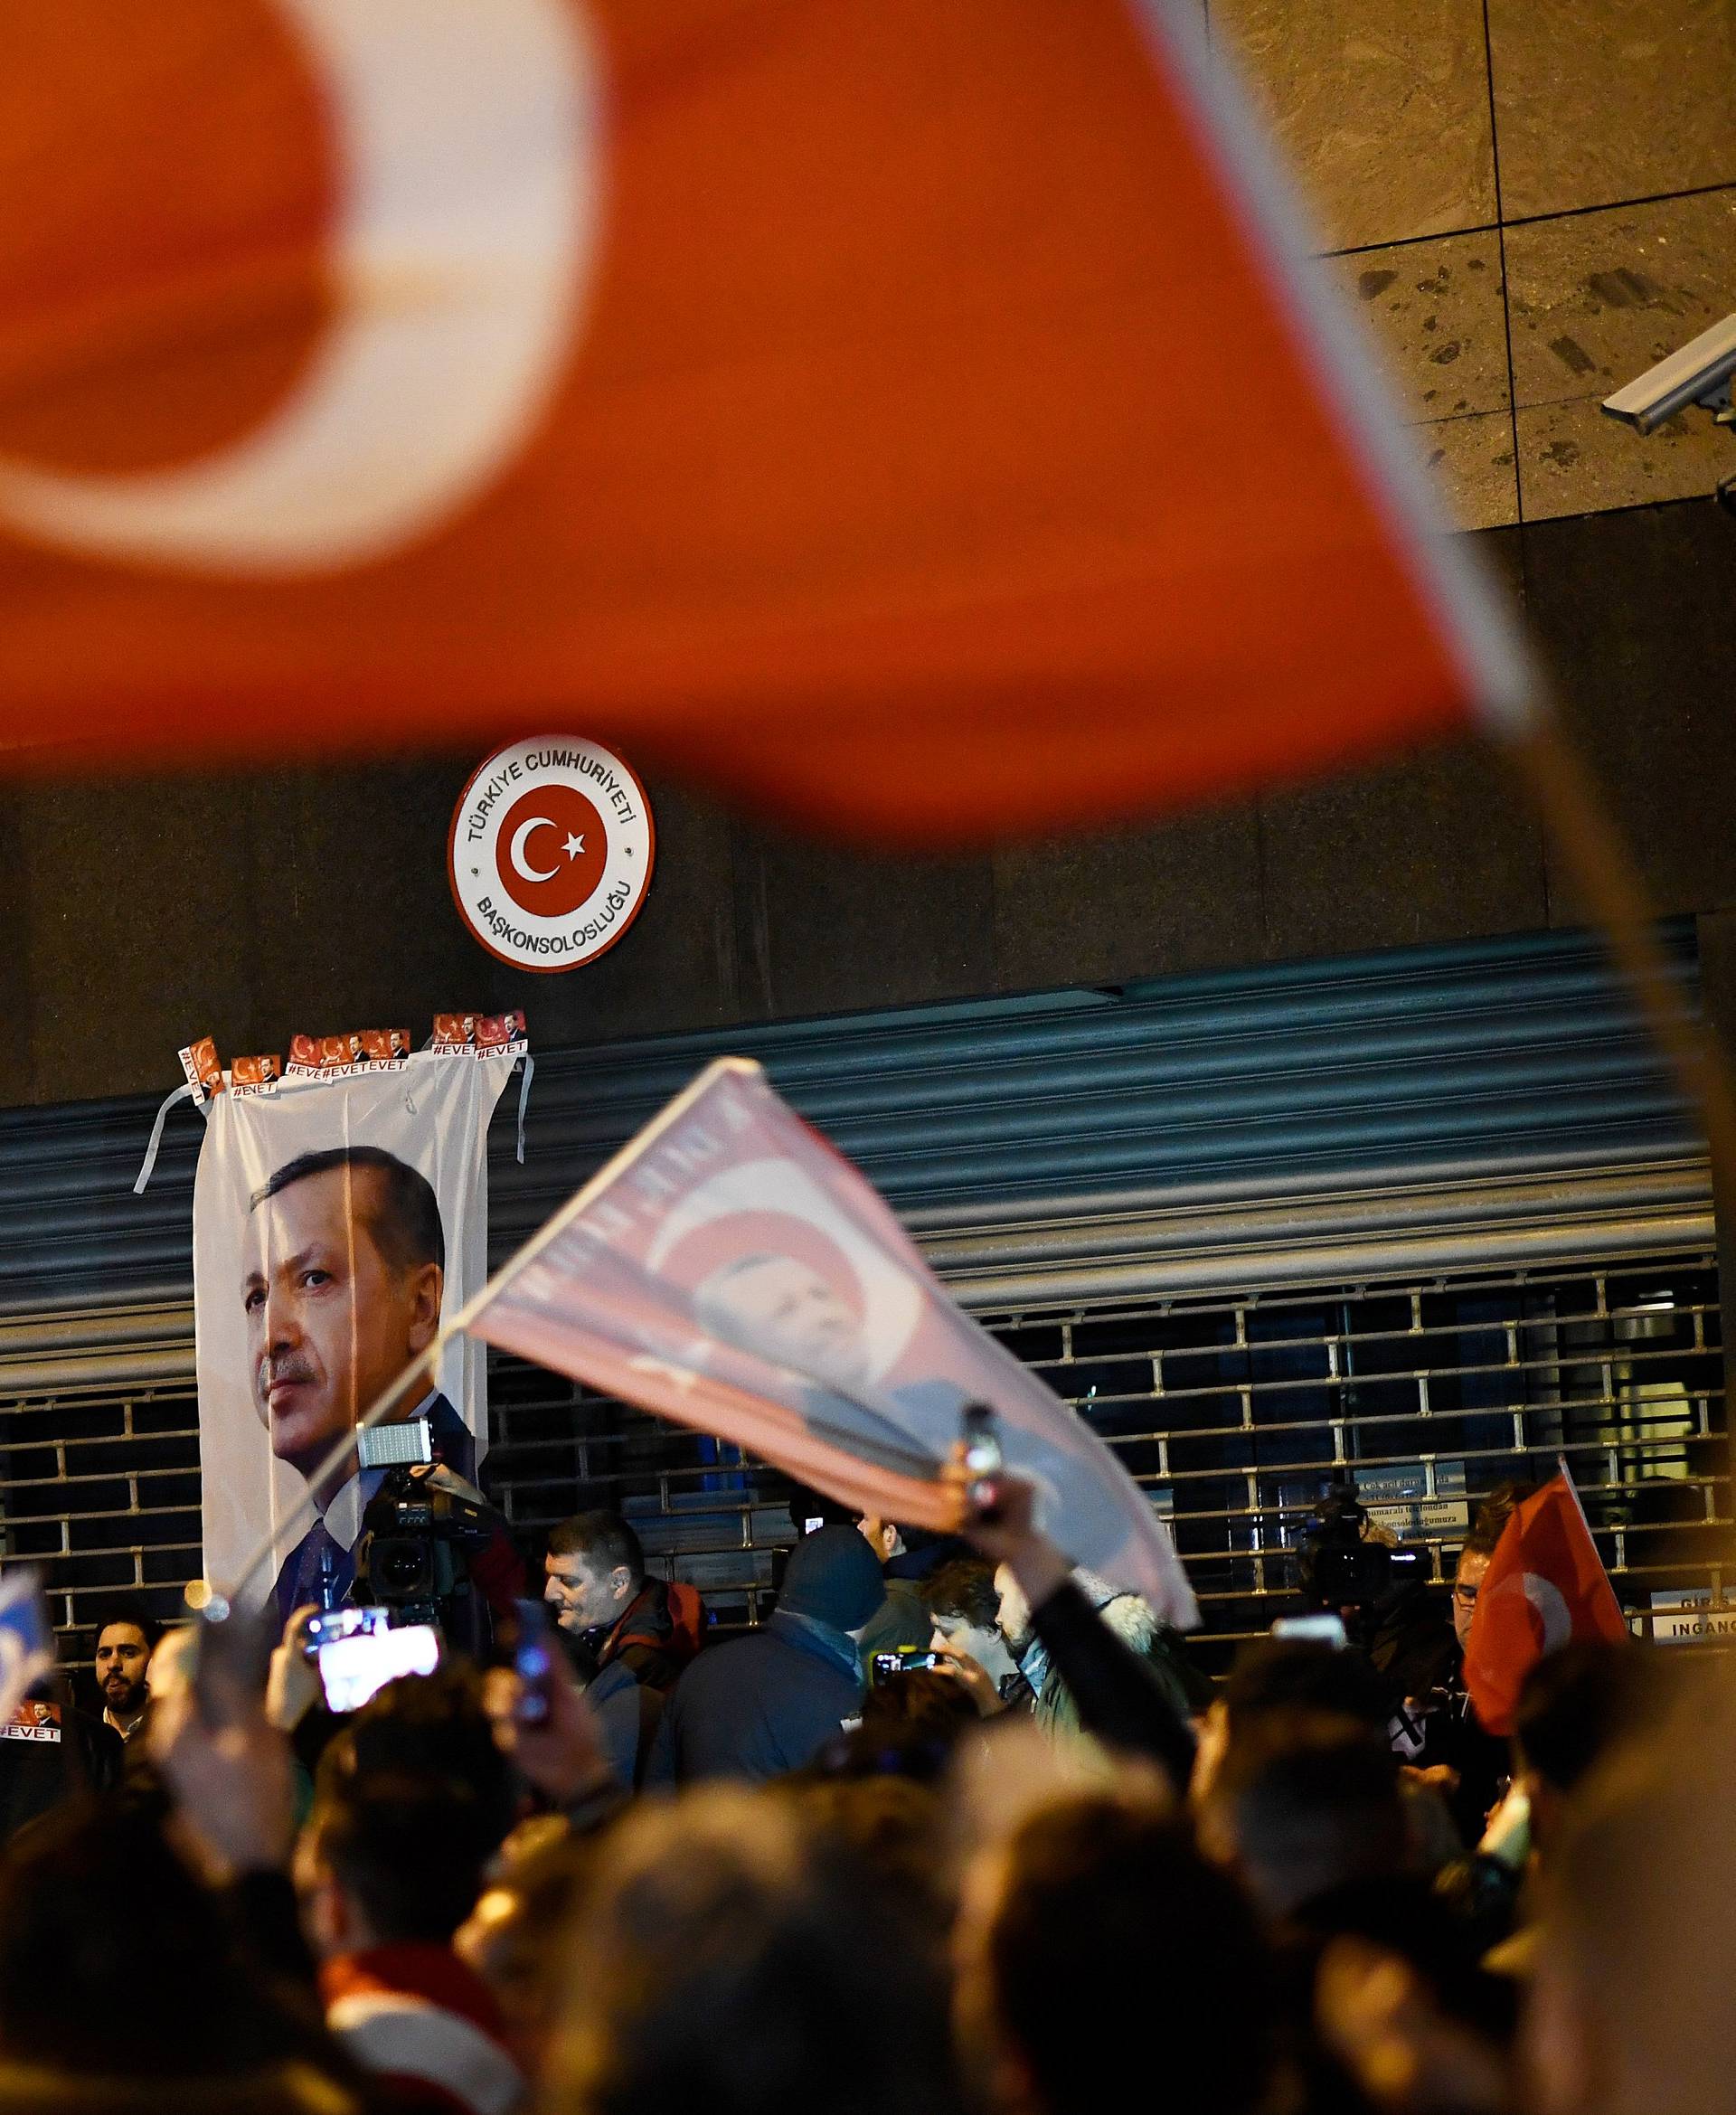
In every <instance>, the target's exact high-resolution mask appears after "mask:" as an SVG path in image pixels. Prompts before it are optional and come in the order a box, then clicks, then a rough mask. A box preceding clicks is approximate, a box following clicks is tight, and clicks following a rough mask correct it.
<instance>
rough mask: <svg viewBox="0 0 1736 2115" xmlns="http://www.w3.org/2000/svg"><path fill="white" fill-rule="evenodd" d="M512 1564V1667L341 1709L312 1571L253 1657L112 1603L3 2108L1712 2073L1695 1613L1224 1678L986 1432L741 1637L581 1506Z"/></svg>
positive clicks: (770, 2104)
mask: <svg viewBox="0 0 1736 2115" xmlns="http://www.w3.org/2000/svg"><path fill="white" fill-rule="evenodd" d="M1501 1506H1502V1501H1501V1500H1500V1499H1499V1498H1498V1497H1497V1499H1496V1501H1495V1504H1494V1506H1492V1508H1490V1509H1489V1510H1487V1511H1486V1515H1485V1516H1484V1517H1483V1518H1482V1519H1480V1520H1479V1521H1478V1522H1477V1525H1476V1527H1475V1528H1474V1531H1473V1533H1472V1534H1471V1537H1470V1539H1469V1541H1468V1543H1467V1552H1466V1554H1465V1556H1464V1557H1463V1558H1462V1559H1461V1561H1460V1568H1459V1575H1458V1587H1457V1590H1456V1593H1455V1604H1454V1610H1453V1614H1454V1619H1455V1626H1456V1627H1457V1628H1458V1630H1459V1632H1460V1635H1461V1637H1462V1634H1463V1629H1464V1626H1465V1624H1466V1622H1467V1621H1468V1615H1469V1610H1470V1609H1471V1607H1472V1606H1473V1605H1474V1600H1475V1595H1476V1591H1477V1585H1478V1582H1479V1580H1480V1577H1481V1572H1482V1569H1483V1568H1484V1567H1486V1555H1487V1551H1488V1550H1489V1548H1491V1547H1492V1546H1493V1538H1494V1536H1495V1534H1496V1533H1497V1532H1498V1526H1499V1521H1500V1518H1501V1517H1502V1513H1501ZM1479 1560H1481V1562H1479ZM543 1572H544V1598H545V1602H546V1605H547V1608H548V1610H549V1612H550V1614H551V1616H552V1618H553V1619H554V1620H555V1623H556V1625H557V1626H558V1636H559V1638H560V1639H561V1642H562V1646H563V1648H564V1649H562V1650H560V1651H556V1652H554V1653H552V1654H551V1655H549V1656H548V1664H547V1671H546V1674H542V1675H532V1674H529V1673H527V1672H526V1665H527V1663H526V1662H525V1661H524V1659H523V1657H519V1658H518V1659H517V1660H516V1661H514V1657H513V1656H512V1655H511V1654H507V1655H505V1656H502V1657H501V1663H500V1664H496V1665H492V1666H486V1667H485V1666H479V1665H476V1664H473V1663H472V1662H471V1661H470V1660H469V1659H468V1658H467V1657H464V1656H462V1655H459V1654H457V1653H454V1654H451V1655H449V1656H448V1658H447V1659H446V1660H445V1662H444V1664H442V1665H441V1666H440V1667H439V1669H438V1670H437V1671H436V1672H435V1673H433V1674H431V1675H426V1676H405V1677H403V1678H401V1679H398V1680H395V1681H392V1682H391V1683H388V1684H387V1685H385V1686H384V1687H382V1689H380V1690H379V1692H378V1693H377V1694H376V1695H373V1697H372V1698H371V1699H370V1700H369V1701H368V1702H366V1703H365V1704H363V1706H362V1708H361V1709H359V1710H357V1711H354V1712H353V1713H350V1714H346V1715H343V1716H339V1715H335V1714H333V1713H331V1712H330V1711H328V1710H327V1709H326V1708H325V1704H324V1703H323V1700H322V1693H321V1689H320V1684H319V1677H318V1673H317V1669H316V1666H315V1663H314V1662H313V1660H312V1659H310V1657H308V1655H307V1652H306V1650H305V1649H304V1645H305V1641H306V1638H307V1622H308V1618H309V1614H310V1611H309V1610H305V1609H304V1610H300V1611H298V1612H297V1615H296V1616H295V1617H293V1618H292V1619H291V1621H290V1623H289V1625H288V1629H287V1631H286V1632H285V1634H284V1635H283V1637H282V1638H281V1640H280V1642H279V1643H278V1647H277V1649H276V1650H275V1652H274V1653H273V1654H272V1656H271V1661H270V1666H269V1670H265V1669H263V1668H261V1669H259V1670H258V1672H259V1674H260V1675H263V1676H264V1678H263V1679H260V1678H257V1677H256V1671H255V1669H254V1668H253V1667H251V1666H250V1664H249V1662H248V1658H247V1656H246V1654H245V1653H242V1652H238V1651H234V1650H228V1651H224V1652H222V1653H214V1652H211V1653H208V1652H204V1651H203V1650H202V1648H201V1646H200V1644H199V1643H198V1642H197V1641H195V1639H194V1638H193V1635H192V1634H191V1633H190V1631H189V1630H188V1629H186V1628H185V1627H183V1628H181V1629H172V1630H170V1631H169V1632H168V1633H167V1634H166V1635H165V1636H162V1637H159V1636H158V1635H157V1634H156V1630H155V1628H154V1627H153V1626H152V1624H151V1623H150V1621H149V1619H148V1618H147V1617H146V1615H145V1614H144V1613H143V1612H142V1611H140V1610H137V1609H126V1608H118V1609H116V1610H111V1611H109V1619H108V1620H106V1621H105V1622H104V1623H103V1624H102V1625H101V1627H100V1629H99V1632H98V1635H97V1637H96V1640H95V1676H96V1680H97V1682H98V1685H99V1691H100V1695H101V1699H102V1701H101V1706H100V1712H99V1713H97V1712H95V1711H91V1712H89V1713H85V1714H80V1713H76V1712H73V1711H71V1708H70V1707H69V1709H68V1711H67V1712H66V1714H65V1716H64V1723H65V1727H66V1730H67V1733H68V1738H67V1741H66V1742H65V1743H64V1745H63V1752H62V1753H61V1755H60V1756H59V1757H58V1761H60V1762H61V1765H62V1767H63V1768H64V1767H66V1766H76V1772H75V1773H76V1775H77V1776H78V1778H79V1780H80V1788H81V1789H79V1790H78V1791H77V1793H76V1794H75V1795H71V1796H59V1797H55V1798H53V1799H46V1798H44V1799H38V1800H37V1802H36V1805H35V1808H34V1809H33V1810H32V1811H30V1812H29V1813H23V1812H21V1811H20V1810H19V1809H18V1808H16V1806H14V1809H13V1811H12V1813H11V1817H10V1818H11V1822H12V1825H13V1826H12V1834H11V1838H10V1843H9V1846H8V1848H7V1852H6V1855H5V1859H4V1861H0V2115H4V2111H5V2110H12V2109H19V2110H22V2109H25V2108H30V2109H41V2110H61V2109H64V2110H75V2109H76V2110H130V2109H135V2108H137V2109H146V2108H151V2109H156V2108H162V2109H170V2108H173V2109H177V2110H180V2109H186V2110H203V2109H206V2108H210V2109H212V2110H218V2109H222V2110H261V2111H265V2110H271V2111H278V2110H281V2111H283V2115H292V2111H296V2115H363V2111H365V2110H423V2111H428V2115H432V2111H434V2110H446V2111H448V2115H451V2111H453V2110H458V2111H459V2115H508V2111H510V2110H516V2109H521V2108H522V2109H524V2110H561V2111H567V2110H571V2111H572V2115H683V2111H694V2115H697V2111H699V2110H703V2115H886V2111H887V2110H889V2109H890V2110H898V2111H899V2115H967V2110H969V2111H975V2115H1101V2110H1102V2109H1103V2108H1104V2107H1105V2105H1107V2104H1109V2103H1111V2102H1112V2101H1113V2100H1114V2099H1116V2098H1117V2097H1121V2096H1128V2095H1137V2096H1138V2097H1140V2098H1141V2099H1144V2100H1147V2101H1151V2102H1153V2103H1154V2104H1156V2106H1158V2107H1160V2108H1166V2107H1174V2108H1175V2109H1176V2110H1185V2111H1186V2115H1325V2111H1326V2110H1346V2111H1351V2115H1359V2111H1368V2115H1385V2111H1391V2115H1413V2111H1414V2115H1675V2111H1676V2110H1681V2111H1683V2115H1686V2111H1688V2110H1694V2111H1695V2115H1715V2111H1716V2110H1719V2109H1721V2108H1722V2107H1723V2106H1724V2105H1725V2104H1726V2103H1727V2102H1729V2103H1731V2104H1736V2086H1733V2085H1732V2084H1731V2083H1730V2082H1729V2078H1730V2066H1729V2064H1728V2063H1727V2062H1726V2061H1725V2060H1724V2053H1723V2039H1724V2036H1723V2013H1722V2003H1721V1999H1722V1975H1723V1973H1724V1964H1725V1961H1726V1959H1727V1958H1728V1955H1729V1952H1730V1947H1729V1946H1728V1945H1727V1944H1726V1941H1727V1940H1730V1939H1731V1938H1732V1937H1736V1908H1733V1907H1732V1905H1736V1828H1732V1827H1731V1818H1732V1813H1731V1808H1732V1799H1731V1793H1730V1791H1729V1790H1728V1789H1727V1788H1726V1785H1725V1781H1724V1780H1725V1778H1726V1775H1727V1772H1726V1770H1725V1756H1726V1754H1727V1753H1728V1752H1729V1750H1728V1748H1727V1745H1726V1743H1727V1742H1728V1740H1729V1738H1730V1733H1731V1726H1730V1723H1729V1721H1730V1718H1731V1695H1730V1685H1729V1682H1728V1678H1727V1676H1725V1675H1724V1674H1723V1672H1722V1669H1721V1668H1720V1667H1719V1666H1718V1665H1717V1664H1716V1663H1714V1662H1708V1661H1703V1660H1696V1659H1688V1660H1683V1659H1680V1658H1673V1657H1671V1656H1670V1655H1669V1654H1668V1653H1665V1652H1663V1651H1661V1650H1658V1649H1656V1648H1651V1647H1648V1646H1645V1645H1642V1644H1639V1643H1634V1644H1631V1645H1626V1646H1623V1645H1611V1644H1609V1643H1604V1642H1598V1643H1595V1644H1591V1643H1586V1644H1573V1645H1569V1646H1567V1647H1565V1648H1562V1649H1561V1650H1559V1651H1556V1652H1554V1653H1552V1654H1551V1655H1549V1656H1548V1657H1544V1658H1543V1659H1541V1660H1540V1661H1539V1662H1538V1664H1537V1666H1536V1667H1534V1668H1533V1671H1532V1674H1531V1676H1530V1677H1529V1678H1528V1680H1527V1683H1526V1685H1525V1689H1524V1695H1523V1696H1522V1698H1521V1702H1520V1706H1519V1710H1518V1715H1517V1723H1516V1730H1515V1733H1514V1738H1513V1740H1512V1742H1511V1743H1510V1744H1509V1743H1506V1742H1496V1741H1495V1739H1494V1737H1493V1736H1492V1735H1489V1734H1487V1733H1484V1732H1483V1731H1482V1730H1481V1729H1480V1728H1478V1727H1477V1725H1476V1724H1475V1720H1474V1714H1468V1713H1467V1707H1466V1706H1465V1704H1464V1701H1463V1698H1462V1695H1458V1692H1457V1691H1456V1690H1455V1687H1454V1683H1453V1679H1452V1667H1451V1664H1450V1663H1451V1638H1450V1632H1449V1631H1448V1626H1447V1625H1446V1623H1445V1620H1444V1611H1442V1612H1441V1613H1442V1616H1443V1620H1442V1621H1441V1623H1440V1625H1439V1629H1440V1631H1441V1633H1442V1634H1443V1635H1444V1636H1446V1638H1447V1640H1448V1642H1447V1646H1446V1648H1445V1649H1446V1655H1447V1657H1446V1660H1445V1661H1444V1662H1440V1663H1439V1664H1437V1663H1434V1662H1431V1686H1430V1688H1429V1692H1428V1694H1427V1695H1426V1696H1423V1695H1416V1694H1410V1693H1407V1690H1406V1685H1405V1681H1404V1678H1403V1669H1402V1667H1401V1668H1400V1671H1399V1672H1398V1673H1397V1675H1396V1676H1395V1665H1396V1664H1397V1663H1395V1662H1394V1660H1393V1658H1392V1655H1391V1654H1390V1653H1389V1654H1386V1655H1384V1664H1382V1663H1383V1655H1382V1650H1381V1649H1379V1648H1378V1647H1377V1645H1374V1644H1369V1643H1367V1642H1366V1641H1365V1643H1364V1645H1363V1646H1358V1645H1357V1644H1355V1643H1354V1642H1353V1643H1352V1644H1351V1645H1349V1646H1344V1647H1339V1646H1335V1645H1332V1644H1328V1643H1325V1642H1319V1641H1316V1640H1313V1639H1307V1638H1287V1637H1275V1638H1268V1639H1263V1640H1260V1641H1258V1642H1257V1643H1254V1644H1252V1645H1250V1646H1249V1647H1248V1648H1244V1650H1243V1651H1242V1652H1241V1656H1240V1657H1239V1658H1238V1659H1237V1661H1236V1663H1235V1665H1234V1667H1233V1668H1232V1669H1231V1672H1230V1673H1229V1675H1228V1676H1227V1678H1225V1679H1223V1680H1222V1682H1218V1683H1213V1682H1212V1681H1210V1680H1207V1679H1205V1678H1204V1677H1203V1676H1202V1675H1201V1674H1200V1673H1199V1672H1198V1671H1197V1669H1196V1668H1195V1667H1194V1663H1193V1661H1192V1659H1191V1658H1190V1657H1189V1654H1188V1651H1187V1648H1186V1646H1185V1644H1184V1641H1183V1640H1181V1639H1179V1638H1176V1637H1175V1635H1174V1634H1173V1633H1170V1632H1167V1631H1165V1629H1163V1627H1162V1626H1160V1625H1158V1624H1157V1623H1156V1622H1155V1621H1154V1620H1153V1619H1152V1618H1151V1616H1150V1613H1149V1611H1148V1610H1146V1609H1145V1608H1144V1607H1143V1605H1142V1604H1140V1603H1138V1602H1137V1600H1134V1599H1133V1597H1130V1596H1127V1595H1124V1594H1118V1593H1117V1592H1116V1591H1114V1589H1113V1588H1112V1587H1110V1586H1109V1584H1107V1583H1106V1582H1102V1581H1099V1580H1096V1579H1094V1578H1092V1577H1091V1576H1090V1575H1089V1574H1085V1573H1081V1572H1076V1571H1075V1570H1074V1569H1073V1568H1072V1567H1071V1565H1070V1563H1069V1562H1068V1560H1067V1557H1066V1555H1065V1553H1062V1552H1061V1551H1060V1550H1058V1549H1056V1548H1055V1547H1054V1546H1053V1545H1052V1544H1051V1543H1050V1542H1048V1541H1047V1540H1046V1539H1045V1537H1044V1536H1043V1534H1042V1532H1041V1531H1040V1528H1039V1527H1038V1525H1037V1524H1036V1521H1035V1519H1034V1517H1033V1498H1032V1494H1031V1492H1030V1491H1029V1489H1028V1488H1027V1487H1024V1486H1022V1485H1021V1484H1019V1483H1018V1481H1017V1480H1016V1479H1014V1478H1008V1479H1006V1481H1005V1484H1004V1486H1003V1487H1002V1492H1001V1502H1000V1504H999V1506H998V1507H997V1509H996V1512H995V1517H993V1518H992V1519H987V1518H981V1517H977V1518H974V1519H973V1520H971V1522H970V1523H969V1525H967V1528H966V1529H965V1531H964V1533H963V1535H962V1536H961V1537H960V1538H958V1539H957V1540H948V1541H941V1540H940V1539H939V1538H936V1537H932V1536H922V1535H920V1534H915V1533H914V1532H909V1533H906V1532H901V1531H900V1529H898V1528H897V1527H896V1526H895V1525H892V1524H891V1523H885V1522H880V1521H873V1520H870V1521H864V1522H862V1523H860V1524H856V1525H851V1524H847V1523H845V1522H843V1521H840V1520H836V1519H834V1520H829V1521H826V1522H824V1523H823V1524H822V1525H817V1526H816V1527H815V1528H814V1529H813V1532H811V1533H808V1534H804V1535H803V1536H801V1538H800V1539H799V1540H797V1542H796V1544H795V1546H794V1548H793V1550H792V1552H791V1553H790V1555H789V1558H788V1565H787V1567H786V1569H785V1571H784V1572H783V1576H782V1579H781V1582H780V1583H779V1587H778V1600H777V1606H776V1609H775V1612H773V1613H772V1614H771V1616H770V1618H769V1620H768V1621H766V1622H764V1623H763V1624H761V1625H760V1626H759V1627H758V1628H756V1629H752V1630H750V1631H748V1632H746V1633H745V1634H742V1635H740V1636H737V1637H732V1638H727V1639H724V1640H722V1641H714V1642H708V1640H707V1638H706V1633H705V1626H704V1612H703V1608H702V1607H701V1604H700V1601H699V1598H698V1596H697V1595H696V1594H695V1593H694V1592H693V1590H692V1589H691V1588H689V1587H684V1586H680V1585H672V1584H670V1583H668V1582H663V1581H659V1580H656V1579H653V1578H650V1577H648V1576H647V1572H646V1564H645V1562H644V1559H643V1556H642V1554H641V1553H640V1549H639V1545H638V1543H637V1539H636V1537H635V1535H634V1534H633V1531H632V1529H631V1527H630V1525H628V1524H627V1522H626V1521H625V1520H623V1519H621V1518H620V1517H619V1516H618V1515H615V1514H612V1513H607V1512H590V1513H585V1514H580V1515H577V1516H576V1517H575V1518H573V1519H572V1520H570V1521H568V1522H566V1523H564V1524H563V1525H561V1527H560V1528H558V1529H557V1530H556V1531H555V1532H554V1533H553V1534H552V1536H551V1537H550V1538H549V1543H548V1548H547V1553H546V1556H545V1558H544V1560H543ZM1429 1649H1430V1651H1431V1652H1432V1651H1433V1650H1434V1647H1433V1646H1431V1647H1430V1648H1429ZM1414 1658H1415V1655H1414V1654H1413V1655H1412V1659H1413V1660H1414ZM75 1720H77V1721H79V1722H80V1723H82V1724H83V1725H84V1726H85V1728H86V1732H85V1733H84V1734H83V1735H82V1736H81V1738H80V1741H79V1742H74V1741H73V1740H72V1739H71V1729H72V1726H73V1723H74V1721H75Z"/></svg>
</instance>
